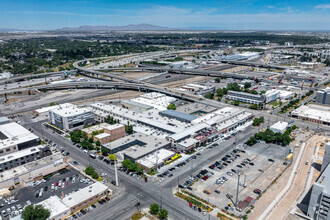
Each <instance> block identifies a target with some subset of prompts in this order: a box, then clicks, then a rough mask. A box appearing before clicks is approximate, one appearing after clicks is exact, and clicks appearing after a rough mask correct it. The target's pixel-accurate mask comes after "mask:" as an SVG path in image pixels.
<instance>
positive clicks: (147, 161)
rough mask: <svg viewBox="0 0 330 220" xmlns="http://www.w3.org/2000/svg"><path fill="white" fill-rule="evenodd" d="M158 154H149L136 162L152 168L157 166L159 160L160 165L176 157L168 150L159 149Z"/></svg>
mask: <svg viewBox="0 0 330 220" xmlns="http://www.w3.org/2000/svg"><path fill="white" fill-rule="evenodd" d="M157 152H158V153H157ZM157 152H154V153H152V154H149V155H147V156H145V157H143V158H141V159H139V160H137V161H136V162H137V163H139V164H141V165H143V166H145V167H149V168H152V167H153V166H155V165H156V160H157V159H158V163H161V162H163V161H164V160H165V159H167V158H169V157H171V156H174V155H175V153H174V152H172V151H169V150H166V149H159V150H158V151H157Z"/></svg>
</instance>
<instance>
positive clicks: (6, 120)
mask: <svg viewBox="0 0 330 220" xmlns="http://www.w3.org/2000/svg"><path fill="white" fill-rule="evenodd" d="M9 122H10V121H9V118H7V117H0V125H1V124H7V123H9Z"/></svg>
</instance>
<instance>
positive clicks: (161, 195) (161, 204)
mask: <svg viewBox="0 0 330 220" xmlns="http://www.w3.org/2000/svg"><path fill="white" fill-rule="evenodd" d="M162 207H163V191H162V190H160V209H162Z"/></svg>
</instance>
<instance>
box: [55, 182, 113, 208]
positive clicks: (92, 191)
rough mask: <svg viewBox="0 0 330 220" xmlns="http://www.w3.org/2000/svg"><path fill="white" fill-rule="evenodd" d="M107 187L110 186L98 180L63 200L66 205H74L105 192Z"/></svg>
mask: <svg viewBox="0 0 330 220" xmlns="http://www.w3.org/2000/svg"><path fill="white" fill-rule="evenodd" d="M107 189H108V187H107V186H106V185H104V184H102V183H101V182H96V183H93V184H91V185H89V186H87V187H85V188H82V189H80V190H78V191H77V192H73V193H72V194H70V195H68V196H66V197H64V198H63V199H62V201H63V203H64V204H65V205H66V206H68V207H73V206H75V205H77V204H79V203H81V202H83V201H85V200H87V199H89V198H91V197H93V196H96V195H98V194H100V193H103V192H104V191H106V190H107Z"/></svg>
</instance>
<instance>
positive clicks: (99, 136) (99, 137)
mask: <svg viewBox="0 0 330 220" xmlns="http://www.w3.org/2000/svg"><path fill="white" fill-rule="evenodd" d="M109 136H111V135H110V134H107V133H101V134H98V135H96V136H94V137H95V138H98V139H102V138H105V137H109Z"/></svg>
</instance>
